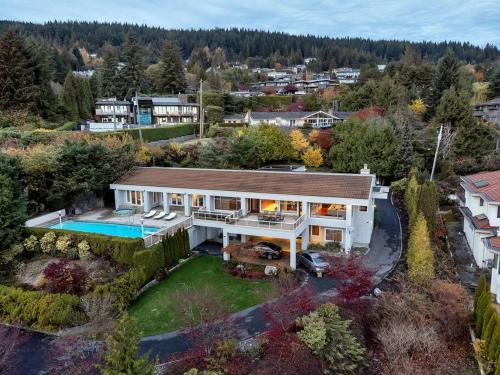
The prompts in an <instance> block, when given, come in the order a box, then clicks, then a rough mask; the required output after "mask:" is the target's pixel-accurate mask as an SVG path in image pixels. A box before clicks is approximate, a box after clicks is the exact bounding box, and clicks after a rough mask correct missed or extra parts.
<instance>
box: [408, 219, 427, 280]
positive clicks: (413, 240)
mask: <svg viewBox="0 0 500 375" xmlns="http://www.w3.org/2000/svg"><path fill="white" fill-rule="evenodd" d="M408 242H409V243H408V258H407V263H408V276H409V278H410V280H411V282H413V283H416V284H421V283H423V282H425V281H428V280H430V279H432V278H433V277H434V254H433V253H432V249H431V242H430V238H429V231H428V230H427V223H426V221H425V218H424V216H423V215H422V214H420V215H418V218H417V220H416V222H415V224H414V226H413V227H412V229H411V233H410V239H409V241H408Z"/></svg>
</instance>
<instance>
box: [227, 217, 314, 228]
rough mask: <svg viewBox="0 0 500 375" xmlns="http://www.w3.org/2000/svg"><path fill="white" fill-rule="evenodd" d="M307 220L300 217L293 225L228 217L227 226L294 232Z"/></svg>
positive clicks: (282, 222)
mask: <svg viewBox="0 0 500 375" xmlns="http://www.w3.org/2000/svg"><path fill="white" fill-rule="evenodd" d="M304 220H305V216H300V217H299V218H297V220H295V221H294V222H293V223H286V222H284V221H273V220H258V219H257V220H255V219H241V218H235V217H227V218H226V224H230V225H237V226H244V227H254V228H263V229H270V230H286V231H294V230H295V229H297V228H298V227H299V226H300V225H302V223H303V222H304Z"/></svg>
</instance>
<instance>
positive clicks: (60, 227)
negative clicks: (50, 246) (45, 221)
mask: <svg viewBox="0 0 500 375" xmlns="http://www.w3.org/2000/svg"><path fill="white" fill-rule="evenodd" d="M57 214H58V215H59V229H62V210H60V211H58V212H57Z"/></svg>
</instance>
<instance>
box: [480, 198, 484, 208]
mask: <svg viewBox="0 0 500 375" xmlns="http://www.w3.org/2000/svg"><path fill="white" fill-rule="evenodd" d="M479 205H480V206H481V207H483V205H484V199H483V198H479Z"/></svg>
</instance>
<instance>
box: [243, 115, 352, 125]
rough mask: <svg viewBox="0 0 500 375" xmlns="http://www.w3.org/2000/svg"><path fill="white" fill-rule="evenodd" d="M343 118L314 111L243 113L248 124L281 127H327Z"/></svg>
mask: <svg viewBox="0 0 500 375" xmlns="http://www.w3.org/2000/svg"><path fill="white" fill-rule="evenodd" d="M344 119H345V118H342V117H340V116H335V115H333V114H330V113H327V112H324V111H316V112H251V111H248V112H247V114H246V115H245V122H246V123H247V124H248V125H258V124H263V123H264V124H270V125H276V126H282V127H311V128H328V127H331V126H333V125H334V124H335V123H336V122H340V121H344Z"/></svg>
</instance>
